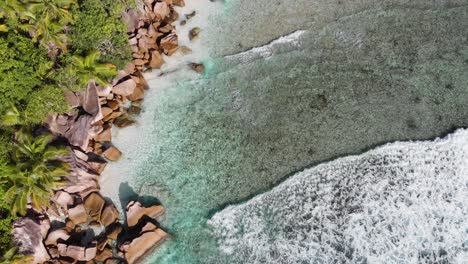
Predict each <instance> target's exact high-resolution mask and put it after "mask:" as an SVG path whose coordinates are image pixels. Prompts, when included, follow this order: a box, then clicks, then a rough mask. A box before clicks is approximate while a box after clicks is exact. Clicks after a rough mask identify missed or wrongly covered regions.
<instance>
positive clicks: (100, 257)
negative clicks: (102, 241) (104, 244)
mask: <svg viewBox="0 0 468 264" xmlns="http://www.w3.org/2000/svg"><path fill="white" fill-rule="evenodd" d="M112 256H113V254H112V250H111V249H108V248H105V249H104V250H103V251H101V252H99V253H98V254H97V255H96V258H95V260H96V261H99V262H104V261H106V260H107V259H110V258H112Z"/></svg>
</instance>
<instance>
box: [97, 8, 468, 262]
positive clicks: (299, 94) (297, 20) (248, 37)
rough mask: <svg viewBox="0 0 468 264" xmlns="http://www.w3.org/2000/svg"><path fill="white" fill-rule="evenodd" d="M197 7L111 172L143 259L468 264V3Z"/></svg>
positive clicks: (111, 192)
mask: <svg viewBox="0 0 468 264" xmlns="http://www.w3.org/2000/svg"><path fill="white" fill-rule="evenodd" d="M185 2H186V6H185V7H183V8H178V9H176V10H177V11H178V12H179V14H180V18H179V22H178V23H180V22H181V21H182V20H186V22H185V25H182V24H184V23H182V24H176V27H177V32H178V34H179V43H180V45H181V46H185V47H188V48H189V49H191V52H188V49H185V48H184V49H181V51H180V52H179V53H177V54H176V55H174V56H172V57H170V58H167V57H166V58H165V60H166V62H167V63H166V65H164V66H163V67H162V68H161V69H160V70H154V71H153V72H151V73H147V74H146V76H147V78H148V79H149V84H150V90H149V91H148V92H147V96H146V98H145V102H144V105H143V112H142V114H141V115H140V116H139V117H138V118H137V125H136V126H133V127H129V128H124V129H120V130H116V129H115V131H114V132H113V133H114V135H113V143H114V144H115V145H116V146H117V147H118V148H119V149H120V150H122V151H123V153H124V154H123V157H122V159H121V160H119V161H118V162H115V163H111V164H109V165H108V168H106V170H105V172H104V175H103V177H102V179H101V186H102V192H103V194H104V195H105V196H107V197H109V198H111V199H112V200H113V201H114V202H115V203H116V204H117V205H119V207H121V208H123V206H124V205H125V204H126V202H127V201H128V200H129V199H132V198H134V197H135V196H139V197H143V198H145V197H155V198H157V199H158V200H159V202H160V203H161V204H162V205H164V206H165V208H166V213H165V215H164V216H163V217H161V218H159V219H158V221H159V223H160V225H161V227H162V228H163V229H164V230H166V231H167V232H169V233H170V234H171V238H170V239H169V240H168V241H167V242H165V243H164V244H163V245H162V246H160V247H159V248H157V249H155V250H154V252H153V253H152V254H151V255H150V256H149V257H147V258H146V260H145V263H147V264H153V263H164V264H172V263H177V264H178V263H180V264H191V263H203V264H204V263H216V264H217V263H219V264H223V263H227V264H229V263H248V264H250V263H275V264H276V263H279V264H281V263H285V264H286V263H287V264H289V263H300V264H306V263H468V130H466V129H465V128H466V127H468V1H461V0H433V1H428V0H424V1H423V0H411V1H410V0H406V1H404V0H295V1H292V0H225V1H210V0H185ZM193 11H195V16H194V17H193V18H191V19H188V20H187V19H186V17H185V14H190V13H192V12H193ZM194 27H199V28H200V29H201V31H200V35H199V38H197V39H195V40H190V39H189V37H188V35H189V31H190V30H191V29H193V28H194ZM182 51H184V52H182ZM187 53H188V54H187ZM190 63H203V65H204V66H205V71H204V72H203V73H197V72H195V71H193V70H191V68H190Z"/></svg>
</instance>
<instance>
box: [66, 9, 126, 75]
mask: <svg viewBox="0 0 468 264" xmlns="http://www.w3.org/2000/svg"><path fill="white" fill-rule="evenodd" d="M126 2H128V1H116V0H101V1H95V0H83V1H80V7H79V8H76V9H75V10H74V11H73V15H74V17H75V23H74V25H73V26H72V27H71V32H70V40H71V41H70V42H71V46H72V48H73V49H74V50H75V51H76V54H80V55H83V54H88V53H90V52H91V51H92V50H99V51H100V52H101V54H102V61H101V62H111V63H112V64H115V65H117V66H118V67H119V68H124V67H125V65H126V64H127V63H128V62H129V61H130V60H131V51H130V48H129V46H128V38H127V33H126V31H127V29H126V25H125V24H124V22H123V21H122V20H121V15H120V14H121V12H122V11H125V9H126V8H127V7H128V6H127V4H126Z"/></svg>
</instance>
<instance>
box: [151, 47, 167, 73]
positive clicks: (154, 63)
mask: <svg viewBox="0 0 468 264" xmlns="http://www.w3.org/2000/svg"><path fill="white" fill-rule="evenodd" d="M163 64H164V59H163V57H162V56H161V53H159V51H157V50H153V51H152V52H151V60H150V62H149V66H150V67H151V68H154V69H160V68H161V66H162V65H163Z"/></svg>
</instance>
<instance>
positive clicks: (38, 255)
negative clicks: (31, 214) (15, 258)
mask: <svg viewBox="0 0 468 264" xmlns="http://www.w3.org/2000/svg"><path fill="white" fill-rule="evenodd" d="M41 233H42V228H41V226H40V224H38V223H37V222H35V221H34V220H32V219H30V218H26V217H22V218H19V219H17V220H15V222H14V223H13V231H12V235H13V243H14V244H15V245H17V246H18V252H19V253H20V254H23V255H30V256H33V263H43V262H46V261H47V260H49V259H50V256H49V254H48V253H47V250H46V248H45V247H44V244H43V243H42V240H43V239H44V237H43V236H42V235H41Z"/></svg>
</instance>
